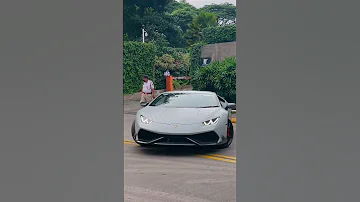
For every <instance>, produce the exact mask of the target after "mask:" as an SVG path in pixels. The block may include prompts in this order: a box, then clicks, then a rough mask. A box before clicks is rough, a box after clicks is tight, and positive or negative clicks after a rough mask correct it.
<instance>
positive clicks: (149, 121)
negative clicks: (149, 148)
mask: <svg viewBox="0 0 360 202" xmlns="http://www.w3.org/2000/svg"><path fill="white" fill-rule="evenodd" d="M140 119H141V122H143V123H145V124H150V123H151V122H152V120H150V119H148V118H146V117H145V116H143V115H140Z"/></svg>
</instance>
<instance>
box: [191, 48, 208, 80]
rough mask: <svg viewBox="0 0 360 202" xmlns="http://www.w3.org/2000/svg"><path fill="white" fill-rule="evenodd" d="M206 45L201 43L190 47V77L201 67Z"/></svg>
mask: <svg viewBox="0 0 360 202" xmlns="http://www.w3.org/2000/svg"><path fill="white" fill-rule="evenodd" d="M204 45H205V44H204V43H203V42H200V43H196V44H194V45H192V46H191V47H190V76H192V75H193V73H195V72H196V71H197V70H198V69H199V68H200V67H201V51H202V48H203V46H204Z"/></svg>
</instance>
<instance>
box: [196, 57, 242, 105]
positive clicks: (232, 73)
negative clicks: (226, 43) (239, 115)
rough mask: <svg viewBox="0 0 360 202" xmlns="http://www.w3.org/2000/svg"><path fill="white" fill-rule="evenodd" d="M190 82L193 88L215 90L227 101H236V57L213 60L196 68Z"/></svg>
mask: <svg viewBox="0 0 360 202" xmlns="http://www.w3.org/2000/svg"><path fill="white" fill-rule="evenodd" d="M191 83H192V86H193V89H194V90H205V91H212V92H216V93H218V94H219V95H220V96H222V97H224V98H225V99H226V100H227V101H228V102H236V58H235V57H230V58H226V59H225V60H223V61H214V62H212V63H210V65H208V66H206V67H202V68H200V69H198V70H197V71H196V73H195V74H194V76H193V78H192V79H191Z"/></svg>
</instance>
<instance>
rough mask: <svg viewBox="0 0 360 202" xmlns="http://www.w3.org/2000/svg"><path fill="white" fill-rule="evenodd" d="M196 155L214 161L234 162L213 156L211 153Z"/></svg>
mask: <svg viewBox="0 0 360 202" xmlns="http://www.w3.org/2000/svg"><path fill="white" fill-rule="evenodd" d="M198 156H200V157H202V158H207V159H212V160H216V161H223V162H228V163H235V164H236V160H230V159H225V158H220V157H215V156H212V155H198Z"/></svg>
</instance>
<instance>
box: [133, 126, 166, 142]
mask: <svg viewBox="0 0 360 202" xmlns="http://www.w3.org/2000/svg"><path fill="white" fill-rule="evenodd" d="M160 137H161V136H160V135H159V134H156V133H153V132H150V131H147V130H143V129H141V130H140V131H139V134H138V138H139V140H140V141H144V142H150V141H153V140H155V139H158V138H160Z"/></svg>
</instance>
